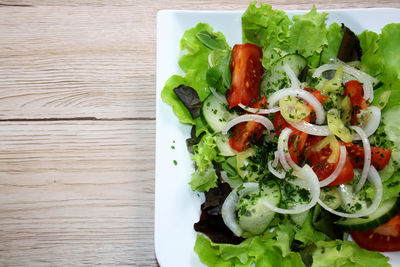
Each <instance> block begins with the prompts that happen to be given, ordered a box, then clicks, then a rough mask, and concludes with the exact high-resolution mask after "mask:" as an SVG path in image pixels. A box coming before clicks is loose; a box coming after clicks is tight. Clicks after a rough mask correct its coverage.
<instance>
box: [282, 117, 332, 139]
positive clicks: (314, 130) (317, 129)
mask: <svg viewBox="0 0 400 267" xmlns="http://www.w3.org/2000/svg"><path fill="white" fill-rule="evenodd" d="M288 123H289V124H290V125H292V126H293V127H294V128H296V129H297V130H299V131H302V132H305V133H308V134H311V135H317V136H328V135H331V134H333V133H332V132H331V130H329V127H328V125H315V124H312V123H309V122H306V121H299V122H290V121H288Z"/></svg>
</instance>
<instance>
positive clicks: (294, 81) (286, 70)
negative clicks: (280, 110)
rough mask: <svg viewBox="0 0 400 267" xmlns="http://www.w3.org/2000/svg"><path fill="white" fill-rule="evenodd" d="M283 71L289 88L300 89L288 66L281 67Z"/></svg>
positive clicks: (297, 80) (298, 82)
mask: <svg viewBox="0 0 400 267" xmlns="http://www.w3.org/2000/svg"><path fill="white" fill-rule="evenodd" d="M283 69H284V70H285V72H286V74H287V76H288V77H289V79H290V87H291V88H300V81H299V79H297V76H296V74H295V73H294V72H293V70H292V69H291V68H290V67H289V65H288V64H287V63H286V64H285V65H283Z"/></svg>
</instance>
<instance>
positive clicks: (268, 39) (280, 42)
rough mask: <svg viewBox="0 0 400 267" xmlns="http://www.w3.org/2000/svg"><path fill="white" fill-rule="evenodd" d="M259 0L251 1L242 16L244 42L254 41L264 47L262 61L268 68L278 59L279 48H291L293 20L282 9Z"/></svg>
mask: <svg viewBox="0 0 400 267" xmlns="http://www.w3.org/2000/svg"><path fill="white" fill-rule="evenodd" d="M256 4H257V1H253V2H251V3H250V5H249V7H248V8H247V10H246V11H245V13H244V14H243V16H242V31H243V43H253V44H255V45H258V46H260V47H262V48H263V59H262V63H263V66H264V68H266V69H267V68H268V67H269V66H271V64H272V63H273V62H274V61H275V60H277V59H278V58H279V57H280V56H279V50H287V49H289V25H291V24H292V21H291V20H290V19H289V17H288V16H287V15H286V13H285V12H284V11H282V10H273V9H272V6H271V5H268V4H264V3H262V2H260V7H257V6H256Z"/></svg>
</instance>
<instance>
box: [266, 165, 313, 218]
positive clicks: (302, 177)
mask: <svg viewBox="0 0 400 267" xmlns="http://www.w3.org/2000/svg"><path fill="white" fill-rule="evenodd" d="M296 176H297V177H298V179H295V180H290V181H288V182H289V183H291V184H294V185H297V186H300V187H303V188H306V189H308V190H309V191H310V192H311V200H310V202H309V203H307V204H304V205H299V206H297V207H295V208H293V209H282V208H278V207H276V206H274V205H272V204H270V203H269V202H268V201H266V200H262V203H263V204H264V205H265V206H266V207H267V208H269V209H270V210H272V211H275V212H277V213H282V214H298V213H302V212H304V211H307V210H309V209H311V208H312V207H314V205H315V204H316V203H317V201H318V199H319V194H320V188H319V182H318V177H317V175H316V174H315V172H314V171H313V169H312V168H311V167H310V166H308V165H307V164H306V165H304V167H303V168H301V169H300V170H299V171H297V172H296Z"/></svg>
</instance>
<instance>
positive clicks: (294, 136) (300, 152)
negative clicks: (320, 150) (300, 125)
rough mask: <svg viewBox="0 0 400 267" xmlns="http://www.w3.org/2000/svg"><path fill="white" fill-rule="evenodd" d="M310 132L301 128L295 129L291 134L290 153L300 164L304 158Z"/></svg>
mask: <svg viewBox="0 0 400 267" xmlns="http://www.w3.org/2000/svg"><path fill="white" fill-rule="evenodd" d="M307 137H308V134H307V133H304V132H301V131H299V130H293V132H292V133H291V134H290V136H289V143H288V148H289V153H290V157H291V158H292V160H293V161H294V162H295V163H296V164H299V163H300V162H302V161H303V160H304V148H305V145H306V141H307Z"/></svg>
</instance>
